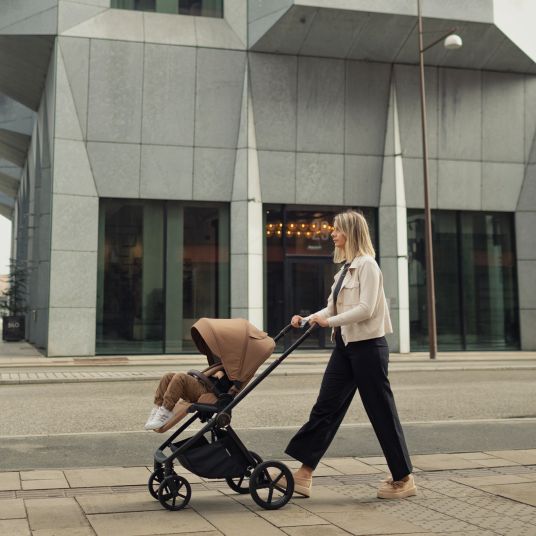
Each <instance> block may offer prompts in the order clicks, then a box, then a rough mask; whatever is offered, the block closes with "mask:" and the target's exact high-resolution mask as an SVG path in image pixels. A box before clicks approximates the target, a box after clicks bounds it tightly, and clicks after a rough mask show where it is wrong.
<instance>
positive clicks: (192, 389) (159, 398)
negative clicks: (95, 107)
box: [154, 372, 210, 411]
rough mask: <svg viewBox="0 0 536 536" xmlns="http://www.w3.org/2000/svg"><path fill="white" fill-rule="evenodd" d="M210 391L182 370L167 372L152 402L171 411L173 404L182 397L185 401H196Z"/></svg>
mask: <svg viewBox="0 0 536 536" xmlns="http://www.w3.org/2000/svg"><path fill="white" fill-rule="evenodd" d="M208 392H210V391H209V390H208V389H207V388H206V387H205V386H204V385H202V384H201V383H199V382H198V381H197V380H196V379H195V378H194V377H193V376H189V375H188V374H185V373H184V372H177V373H176V374H175V373H174V372H168V373H167V374H164V376H162V379H161V380H160V384H159V385H158V388H157V389H156V394H155V397H154V403H155V405H157V406H164V407H165V408H166V409H167V410H169V411H173V408H174V407H175V404H176V403H177V402H178V401H179V399H181V398H182V400H186V401H187V402H196V401H197V400H198V399H199V397H200V396H201V395H203V394H205V393H208Z"/></svg>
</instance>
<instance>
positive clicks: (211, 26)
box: [194, 17, 246, 50]
mask: <svg viewBox="0 0 536 536" xmlns="http://www.w3.org/2000/svg"><path fill="white" fill-rule="evenodd" d="M194 24H195V35H196V40H197V46H198V47H204V48H225V49H227V50H244V49H245V48H246V46H245V44H244V43H243V42H242V41H241V39H240V38H239V37H238V35H236V33H235V32H234V31H233V30H232V28H231V27H230V26H229V25H228V24H227V21H225V20H224V19H216V18H213V17H194Z"/></svg>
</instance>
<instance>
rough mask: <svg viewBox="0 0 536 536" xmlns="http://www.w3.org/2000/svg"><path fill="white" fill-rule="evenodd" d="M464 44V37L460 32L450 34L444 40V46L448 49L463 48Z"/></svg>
mask: <svg viewBox="0 0 536 536" xmlns="http://www.w3.org/2000/svg"><path fill="white" fill-rule="evenodd" d="M462 45H463V41H462V38H461V37H460V36H459V35H458V34H450V35H448V36H447V37H445V40H444V41H443V46H444V47H445V48H446V49H448V50H456V49H457V48H461V46H462Z"/></svg>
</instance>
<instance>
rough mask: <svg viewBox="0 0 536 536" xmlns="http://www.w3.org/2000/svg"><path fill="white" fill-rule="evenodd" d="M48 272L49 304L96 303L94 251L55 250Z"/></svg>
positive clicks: (69, 305) (82, 305) (95, 256)
mask: <svg viewBox="0 0 536 536" xmlns="http://www.w3.org/2000/svg"><path fill="white" fill-rule="evenodd" d="M50 275H51V277H50V307H95V306H96V296H97V252H94V251H54V252H53V253H52V259H51V270H50Z"/></svg>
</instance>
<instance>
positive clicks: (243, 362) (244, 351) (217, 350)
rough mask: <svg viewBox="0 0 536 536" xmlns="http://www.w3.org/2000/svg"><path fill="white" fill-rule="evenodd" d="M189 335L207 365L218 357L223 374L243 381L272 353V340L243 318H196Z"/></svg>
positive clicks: (273, 343)
mask: <svg viewBox="0 0 536 536" xmlns="http://www.w3.org/2000/svg"><path fill="white" fill-rule="evenodd" d="M191 333H192V339H193V341H194V343H195V345H196V346H197V348H198V350H199V351H200V352H201V353H202V354H204V355H206V356H207V359H208V363H209V365H214V364H216V363H219V362H220V361H221V364H222V365H223V368H224V369H225V373H226V374H227V377H228V378H229V379H230V380H231V381H238V382H240V383H242V384H243V385H245V384H246V383H247V382H248V381H249V380H250V379H251V378H252V377H253V376H254V374H255V372H256V371H257V369H258V368H259V367H260V366H261V365H262V364H263V363H264V362H265V361H266V360H267V359H268V358H269V357H270V355H272V352H273V351H274V348H275V342H274V340H273V339H272V338H271V337H268V335H267V334H266V333H264V331H261V330H260V329H258V328H256V327H255V326H254V325H253V324H251V323H250V322H248V321H247V320H245V319H244V318H230V319H227V318H200V319H199V320H198V321H197V322H196V323H195V324H194V325H193V326H192V330H191Z"/></svg>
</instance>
